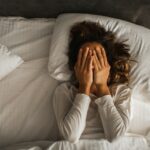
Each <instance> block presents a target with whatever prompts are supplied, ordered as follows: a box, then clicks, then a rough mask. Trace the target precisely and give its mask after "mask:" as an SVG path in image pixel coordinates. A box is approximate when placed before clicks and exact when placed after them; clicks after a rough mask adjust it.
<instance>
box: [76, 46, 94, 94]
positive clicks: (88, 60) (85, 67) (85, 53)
mask: <svg viewBox="0 0 150 150" xmlns="http://www.w3.org/2000/svg"><path fill="white" fill-rule="evenodd" d="M91 55H92V53H91V52H89V48H88V47H86V48H85V49H80V50H79V54H78V60H77V62H76V64H75V66H74V69H75V74H76V78H77V79H78V81H79V90H80V91H81V92H84V93H85V91H86V94H88V95H89V93H90V88H91V85H92V82H93V71H92V56H91Z"/></svg>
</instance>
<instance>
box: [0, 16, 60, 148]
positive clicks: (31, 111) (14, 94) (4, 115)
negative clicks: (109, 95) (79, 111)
mask: <svg viewBox="0 0 150 150" xmlns="http://www.w3.org/2000/svg"><path fill="white" fill-rule="evenodd" d="M54 23H55V20H54V19H33V20H27V19H23V18H0V43H3V44H5V45H6V46H8V47H9V49H10V50H11V51H12V52H13V53H16V54H18V55H20V56H21V57H22V58H23V59H24V60H25V62H24V63H23V64H22V65H21V66H19V67H18V68H17V69H16V70H15V71H13V72H12V73H10V74H9V75H8V76H7V77H5V78H4V79H3V80H1V81H0V147H2V146H6V145H8V144H14V143H17V142H27V141H33V140H34V141H36V140H47V139H49V140H56V138H57V126H56V123H55V120H54V115H53V110H52V105H51V96H52V94H53V91H54V89H55V87H56V86H57V84H58V81H56V80H54V79H53V78H51V77H50V76H49V75H48V69H47V64H48V53H49V43H50V40H51V32H52V28H53V25H54ZM55 129H56V130H55Z"/></svg>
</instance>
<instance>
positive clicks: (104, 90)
mask: <svg viewBox="0 0 150 150" xmlns="http://www.w3.org/2000/svg"><path fill="white" fill-rule="evenodd" d="M96 88H97V96H98V97H102V96H104V95H111V94H110V91H109V87H108V86H107V85H96Z"/></svg>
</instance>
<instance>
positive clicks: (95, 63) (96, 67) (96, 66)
mask: <svg viewBox="0 0 150 150" xmlns="http://www.w3.org/2000/svg"><path fill="white" fill-rule="evenodd" d="M93 64H94V69H95V70H96V71H98V70H99V69H98V65H97V62H96V58H95V55H93Z"/></svg>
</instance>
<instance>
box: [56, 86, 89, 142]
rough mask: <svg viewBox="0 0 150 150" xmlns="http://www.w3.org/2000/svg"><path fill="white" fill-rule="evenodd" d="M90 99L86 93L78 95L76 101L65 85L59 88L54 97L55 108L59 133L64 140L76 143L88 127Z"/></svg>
mask: <svg viewBox="0 0 150 150" xmlns="http://www.w3.org/2000/svg"><path fill="white" fill-rule="evenodd" d="M90 101H91V99H90V97H89V96H88V95H86V94H84V93H77V94H76V96H75V98H74V101H73V102H72V101H71V95H70V91H69V89H68V87H67V86H66V85H65V84H62V85H60V86H58V87H57V88H56V90H55V93H54V97H53V108H54V113H55V116H56V120H57V123H58V127H59V131H60V133H61V135H62V136H63V138H64V139H66V140H68V141H70V142H72V143H76V142H77V141H78V140H79V138H80V136H81V134H82V132H83V130H84V128H85V125H86V116H87V111H88V108H89V104H90Z"/></svg>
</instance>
